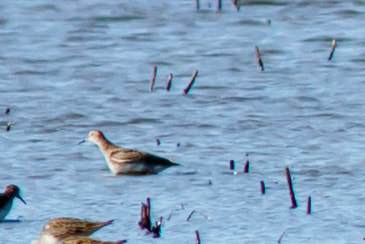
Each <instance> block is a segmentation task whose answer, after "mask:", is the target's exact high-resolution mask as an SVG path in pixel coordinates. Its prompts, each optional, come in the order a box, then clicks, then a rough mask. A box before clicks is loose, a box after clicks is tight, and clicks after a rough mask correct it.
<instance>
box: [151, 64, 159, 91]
mask: <svg viewBox="0 0 365 244" xmlns="http://www.w3.org/2000/svg"><path fill="white" fill-rule="evenodd" d="M156 74H157V66H156V65H155V66H154V67H153V75H152V80H151V86H150V91H152V90H153V86H154V85H155V80H156Z"/></svg>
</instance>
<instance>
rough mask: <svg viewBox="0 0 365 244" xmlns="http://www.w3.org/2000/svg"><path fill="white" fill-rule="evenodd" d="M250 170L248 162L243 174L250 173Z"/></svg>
mask: <svg viewBox="0 0 365 244" xmlns="http://www.w3.org/2000/svg"><path fill="white" fill-rule="evenodd" d="M249 169H250V162H249V161H248V160H247V161H246V164H245V167H244V169H243V172H244V173H248V172H249V171H250V170H249Z"/></svg>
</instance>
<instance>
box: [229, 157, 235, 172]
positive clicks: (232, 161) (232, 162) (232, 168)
mask: <svg viewBox="0 0 365 244" xmlns="http://www.w3.org/2000/svg"><path fill="white" fill-rule="evenodd" d="M234 168H235V165H234V160H233V159H231V160H229V169H231V170H234Z"/></svg>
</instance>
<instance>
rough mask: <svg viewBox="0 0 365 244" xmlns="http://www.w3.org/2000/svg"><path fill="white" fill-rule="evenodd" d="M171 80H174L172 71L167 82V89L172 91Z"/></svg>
mask: <svg viewBox="0 0 365 244" xmlns="http://www.w3.org/2000/svg"><path fill="white" fill-rule="evenodd" d="M171 82H172V73H170V74H169V79H168V81H167V84H166V90H167V91H170V88H171Z"/></svg>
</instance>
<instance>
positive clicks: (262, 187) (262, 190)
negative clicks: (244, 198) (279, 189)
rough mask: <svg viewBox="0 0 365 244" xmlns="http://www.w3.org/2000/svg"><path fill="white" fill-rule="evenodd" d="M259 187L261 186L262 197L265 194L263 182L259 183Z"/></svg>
mask: <svg viewBox="0 0 365 244" xmlns="http://www.w3.org/2000/svg"><path fill="white" fill-rule="evenodd" d="M260 186H261V194H262V195H264V194H265V192H266V189H265V182H264V181H260Z"/></svg>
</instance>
